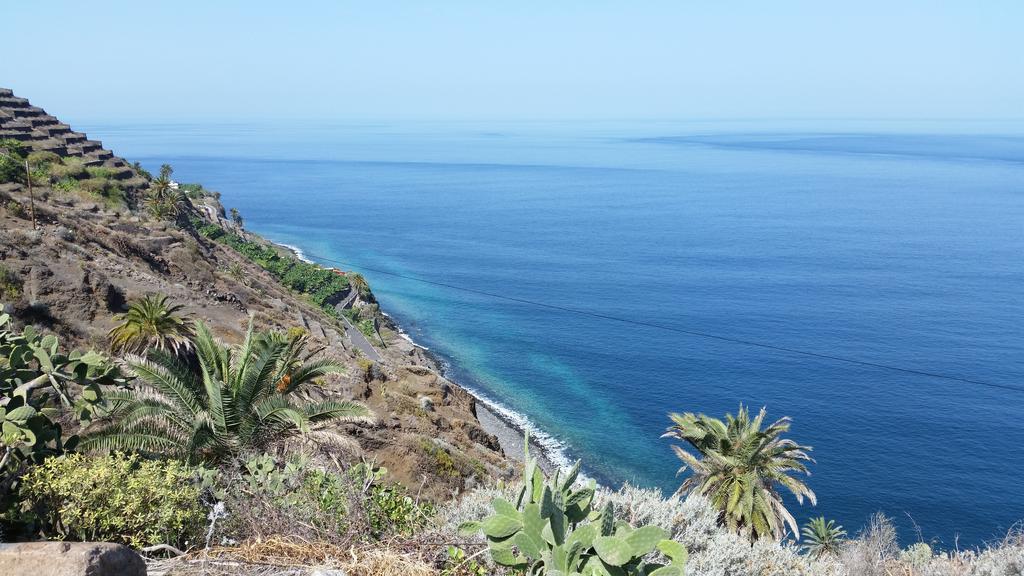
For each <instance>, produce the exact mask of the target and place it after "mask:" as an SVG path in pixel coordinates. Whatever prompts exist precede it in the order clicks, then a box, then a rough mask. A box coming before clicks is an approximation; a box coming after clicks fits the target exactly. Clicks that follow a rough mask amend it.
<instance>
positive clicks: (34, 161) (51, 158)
mask: <svg viewBox="0 0 1024 576" xmlns="http://www.w3.org/2000/svg"><path fill="white" fill-rule="evenodd" d="M28 163H29V165H30V166H32V167H39V168H42V169H44V170H48V169H49V167H50V165H51V164H60V156H57V155H56V154H54V153H53V152H49V151H39V152H32V153H30V154H29V155H28Z"/></svg>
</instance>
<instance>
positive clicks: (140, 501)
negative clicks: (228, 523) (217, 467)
mask: <svg viewBox="0 0 1024 576" xmlns="http://www.w3.org/2000/svg"><path fill="white" fill-rule="evenodd" d="M194 477H195V470H194V469H193V468H190V467H188V466H186V465H184V464H182V463H181V462H178V461H175V460H141V459H140V458H139V457H138V456H120V455H108V456H101V457H89V456H83V455H81V454H71V455H67V456H63V457H57V458H50V459H48V460H46V462H44V463H43V464H42V465H40V466H37V467H35V468H33V469H32V470H31V471H30V472H29V473H28V474H26V476H25V477H24V479H23V483H22V486H21V491H20V494H21V497H22V499H23V501H24V503H25V505H26V506H27V508H28V512H27V513H26V515H25V517H24V519H25V520H28V521H29V522H32V523H33V524H35V527H36V528H37V529H38V530H39V531H41V533H42V534H44V535H45V536H46V537H47V538H55V539H59V540H83V541H84V540H91V541H97V540H99V541H109V542H119V543H123V544H127V545H129V546H133V547H135V548H141V547H144V546H151V545H154V544H161V543H166V544H171V545H177V546H183V545H188V543H189V542H190V541H194V540H192V539H193V538H195V537H197V535H198V534H199V532H200V531H201V529H202V524H203V519H204V518H205V513H204V510H203V507H202V505H201V503H200V500H199V487H198V486H197V485H196V484H195V482H194V481H193V479H194Z"/></svg>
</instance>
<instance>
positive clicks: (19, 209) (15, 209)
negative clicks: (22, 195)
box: [4, 200, 28, 220]
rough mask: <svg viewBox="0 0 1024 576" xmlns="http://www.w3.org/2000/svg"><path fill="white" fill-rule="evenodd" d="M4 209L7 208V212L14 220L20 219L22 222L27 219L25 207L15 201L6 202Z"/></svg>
mask: <svg viewBox="0 0 1024 576" xmlns="http://www.w3.org/2000/svg"><path fill="white" fill-rule="evenodd" d="M4 208H7V211H8V212H9V213H10V214H11V216H14V217H15V218H20V219H22V220H24V219H26V218H28V211H27V210H25V207H24V206H22V205H21V202H18V201H17V200H8V201H7V203H6V204H4Z"/></svg>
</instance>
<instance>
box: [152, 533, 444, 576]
mask: <svg viewBox="0 0 1024 576" xmlns="http://www.w3.org/2000/svg"><path fill="white" fill-rule="evenodd" d="M318 570H319V571H328V570H341V571H343V572H344V573H345V574H346V575H348V576H399V575H408V576H436V575H437V574H438V572H437V571H436V570H435V569H434V568H433V567H432V566H430V565H429V564H427V563H426V562H424V561H422V560H421V559H419V558H418V556H417V555H416V554H410V553H403V552H401V551H398V550H395V549H392V548H389V547H387V546H385V545H382V544H377V545H367V546H365V547H358V546H351V547H349V548H342V547H339V546H335V545H334V544H331V543H329V542H322V541H314V542H310V541H305V540H301V539H298V538H270V539H267V540H263V541H258V542H246V543H243V544H240V545H238V546H231V547H217V548H210V549H208V550H203V551H199V552H195V553H191V554H186V555H185V556H180V557H178V558H173V559H170V560H158V561H152V562H150V564H149V574H150V575H151V576H192V575H195V576H199V575H203V576H207V575H210V576H222V575H223V576H240V575H243V574H244V575H246V576H286V575H287V576H293V575H294V576H300V575H307V574H312V573H314V572H315V571H318Z"/></svg>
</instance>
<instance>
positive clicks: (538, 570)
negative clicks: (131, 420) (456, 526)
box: [463, 440, 687, 576]
mask: <svg viewBox="0 0 1024 576" xmlns="http://www.w3.org/2000/svg"><path fill="white" fill-rule="evenodd" d="M528 444H529V440H527V445H528ZM579 468H580V464H579V462H577V463H576V465H575V466H574V467H573V468H572V470H570V471H569V472H568V474H566V475H565V477H561V474H560V472H556V473H555V477H554V478H553V479H552V480H550V481H548V480H546V479H545V478H544V474H543V472H541V470H540V468H539V467H538V466H537V461H536V460H535V459H528V461H527V464H526V466H525V468H524V472H523V480H524V485H523V488H522V490H521V491H520V492H519V497H518V499H517V501H516V504H515V505H513V504H512V503H510V502H509V501H507V500H505V499H504V498H495V499H494V500H493V502H492V505H493V506H494V512H495V513H494V515H493V516H490V517H488V518H486V519H485V520H483V521H482V522H480V523H479V524H475V523H471V524H468V525H466V526H464V527H463V530H480V531H482V532H483V533H484V535H485V536H486V537H487V543H488V547H489V549H490V553H491V557H492V558H493V559H494V561H495V562H496V563H497V564H500V565H502V566H507V567H510V568H512V569H514V570H519V571H525V572H527V573H529V574H538V575H540V574H545V575H549V576H556V575H557V576H562V575H581V576H616V575H623V576H683V574H684V570H685V567H686V560H687V553H686V548H685V547H683V546H682V545H681V544H679V543H678V542H674V541H672V540H669V539H668V536H669V535H668V533H667V532H666V531H665V530H664V529H662V528H659V527H657V526H642V527H639V528H634V527H632V526H630V525H629V524H628V523H627V522H624V521H622V520H616V519H615V508H614V506H613V505H612V504H611V503H610V502H609V503H608V504H606V505H605V507H604V508H603V509H601V510H600V511H597V510H594V509H593V500H594V489H595V485H594V482H593V481H591V482H590V483H589V484H588V485H586V486H584V487H582V488H576V487H575V486H574V485H575V483H576V478H577V476H578V474H579ZM655 551H657V552H660V553H661V554H662V555H663V556H665V557H666V558H668V560H669V564H667V565H662V564H658V563H654V562H648V561H646V560H645V557H647V556H649V555H651V554H652V553H654V552H655Z"/></svg>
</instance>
